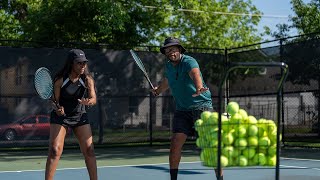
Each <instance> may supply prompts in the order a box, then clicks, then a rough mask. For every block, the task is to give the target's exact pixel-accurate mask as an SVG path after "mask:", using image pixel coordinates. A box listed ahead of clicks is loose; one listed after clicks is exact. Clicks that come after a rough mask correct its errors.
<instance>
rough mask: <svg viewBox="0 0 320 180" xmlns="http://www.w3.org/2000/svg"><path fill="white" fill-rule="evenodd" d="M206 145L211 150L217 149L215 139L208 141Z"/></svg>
mask: <svg viewBox="0 0 320 180" xmlns="http://www.w3.org/2000/svg"><path fill="white" fill-rule="evenodd" d="M208 145H209V147H211V148H216V147H218V140H217V139H210V140H208Z"/></svg>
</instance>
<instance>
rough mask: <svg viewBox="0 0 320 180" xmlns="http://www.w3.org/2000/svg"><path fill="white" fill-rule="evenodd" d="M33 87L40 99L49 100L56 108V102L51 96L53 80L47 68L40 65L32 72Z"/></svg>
mask: <svg viewBox="0 0 320 180" xmlns="http://www.w3.org/2000/svg"><path fill="white" fill-rule="evenodd" d="M34 87H35V90H36V92H37V94H38V95H39V97H40V98H41V99H46V100H51V101H52V102H54V104H55V105H56V107H57V108H59V107H60V106H59V105H58V104H57V102H56V101H55V99H54V98H53V99H52V96H53V81H52V77H51V73H50V71H49V69H47V68H45V67H41V68H39V69H37V71H36V72H35V74H34Z"/></svg>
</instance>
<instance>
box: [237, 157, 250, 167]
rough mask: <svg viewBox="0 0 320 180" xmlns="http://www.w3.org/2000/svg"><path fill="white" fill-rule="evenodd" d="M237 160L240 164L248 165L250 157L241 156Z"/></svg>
mask: <svg viewBox="0 0 320 180" xmlns="http://www.w3.org/2000/svg"><path fill="white" fill-rule="evenodd" d="M236 161H237V162H238V163H239V166H247V165H248V159H247V158H246V157H245V156H239V157H238V159H237V160H236Z"/></svg>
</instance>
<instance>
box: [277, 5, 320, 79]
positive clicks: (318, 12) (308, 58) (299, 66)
mask: <svg viewBox="0 0 320 180" xmlns="http://www.w3.org/2000/svg"><path fill="white" fill-rule="evenodd" d="M291 4H292V10H293V11H294V12H295V15H294V16H292V17H290V21H292V25H288V24H279V25H277V26H278V32H274V33H273V36H274V37H276V38H285V37H288V36H289V34H288V32H289V31H290V29H292V28H296V29H297V30H298V33H299V34H308V33H315V32H319V29H320V2H319V1H318V0H311V1H310V2H309V3H304V2H303V1H302V0H291ZM314 36H318V35H317V34H314ZM310 37H311V36H301V37H297V38H295V39H292V38H291V39H284V40H283V41H282V43H283V44H285V46H284V47H283V51H282V57H283V59H285V60H286V63H287V64H288V65H289V68H290V75H289V77H288V78H287V80H288V81H290V82H291V83H293V84H303V85H310V84H311V82H312V81H313V80H315V81H319V79H320V77H319V74H320V71H319V64H320V61H319V58H318V57H319V55H320V54H319V53H320V52H319V50H318V49H319V48H318V46H319V40H317V39H316V38H314V39H313V37H311V38H310ZM306 40H307V41H306Z"/></svg>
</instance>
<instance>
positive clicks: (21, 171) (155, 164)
mask: <svg viewBox="0 0 320 180" xmlns="http://www.w3.org/2000/svg"><path fill="white" fill-rule="evenodd" d="M280 159H284V160H297V161H319V162H320V160H316V159H299V158H280ZM192 163H201V161H191V162H181V163H180V164H192ZM167 164H168V163H154V164H131V165H130V164H129V165H118V166H99V167H98V169H101V168H120V167H134V166H157V165H167ZM280 167H285V168H296V169H312V170H319V171H320V168H311V167H303V166H287V165H280ZM78 169H86V167H78V168H61V169H57V171H65V170H78ZM40 171H44V169H40V170H19V171H0V174H1V173H23V172H40Z"/></svg>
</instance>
